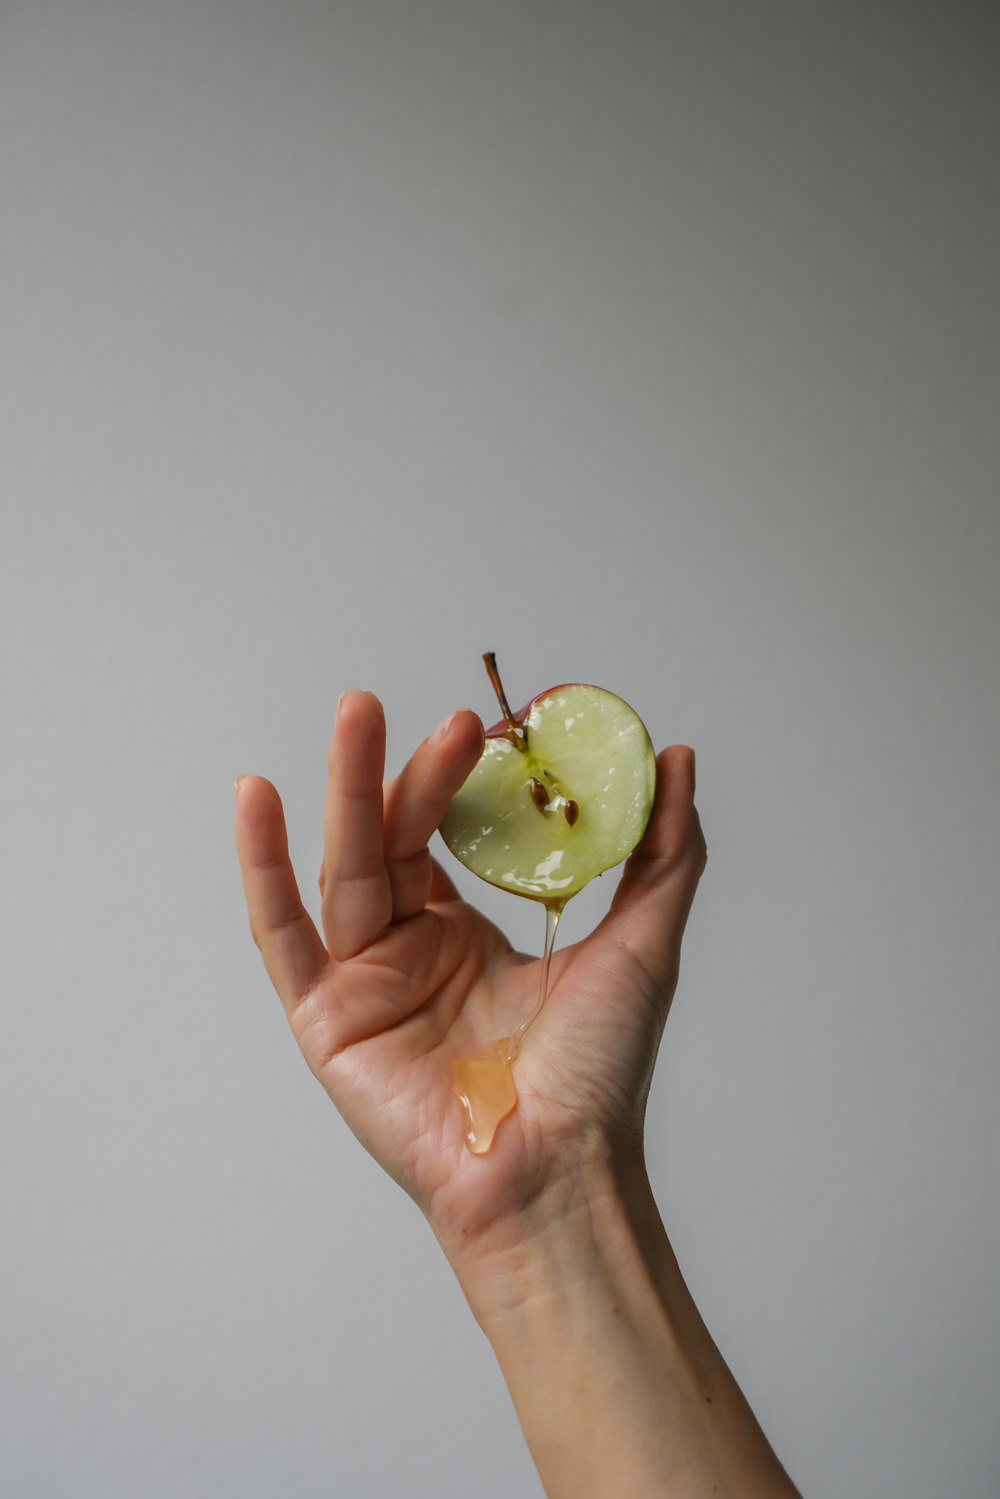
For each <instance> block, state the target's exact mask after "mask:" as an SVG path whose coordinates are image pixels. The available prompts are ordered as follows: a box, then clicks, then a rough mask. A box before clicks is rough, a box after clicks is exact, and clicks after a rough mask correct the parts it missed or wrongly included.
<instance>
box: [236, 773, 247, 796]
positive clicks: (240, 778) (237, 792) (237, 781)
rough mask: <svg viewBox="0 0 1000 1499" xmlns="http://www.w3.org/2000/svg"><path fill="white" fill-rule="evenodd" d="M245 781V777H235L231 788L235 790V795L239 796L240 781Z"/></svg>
mask: <svg viewBox="0 0 1000 1499" xmlns="http://www.w3.org/2000/svg"><path fill="white" fill-rule="evenodd" d="M245 780H246V776H237V777H236V780H235V781H234V782H233V786H234V788H235V790H236V794H237V795H239V790H240V782H241V781H245Z"/></svg>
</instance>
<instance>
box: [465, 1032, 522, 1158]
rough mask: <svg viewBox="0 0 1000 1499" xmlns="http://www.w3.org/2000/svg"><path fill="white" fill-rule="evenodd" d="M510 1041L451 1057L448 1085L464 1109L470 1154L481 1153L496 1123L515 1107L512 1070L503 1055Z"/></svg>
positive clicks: (495, 1128) (515, 1096)
mask: <svg viewBox="0 0 1000 1499" xmlns="http://www.w3.org/2000/svg"><path fill="white" fill-rule="evenodd" d="M509 1046H510V1043H509V1042H507V1041H498V1042H497V1045H496V1049H495V1050H494V1051H492V1052H489V1053H487V1054H486V1055H484V1056H479V1057H454V1058H453V1059H452V1063H451V1079H452V1084H451V1085H452V1089H453V1091H454V1093H455V1096H456V1097H457V1098H458V1099H459V1101H460V1102H461V1104H462V1107H463V1109H464V1110H465V1123H466V1131H465V1143H466V1145H468V1147H469V1149H470V1150H471V1151H472V1153H473V1155H483V1154H484V1153H485V1152H486V1151H487V1150H489V1148H490V1146H491V1145H492V1144H493V1136H494V1135H495V1134H496V1131H497V1125H498V1124H499V1123H500V1121H501V1119H505V1118H506V1117H507V1115H508V1114H509V1113H511V1112H512V1111H513V1110H514V1109H515V1108H516V1107H517V1089H516V1088H515V1087H514V1074H513V1071H512V1069H511V1065H510V1061H509V1060H508V1058H507V1053H508V1050H509Z"/></svg>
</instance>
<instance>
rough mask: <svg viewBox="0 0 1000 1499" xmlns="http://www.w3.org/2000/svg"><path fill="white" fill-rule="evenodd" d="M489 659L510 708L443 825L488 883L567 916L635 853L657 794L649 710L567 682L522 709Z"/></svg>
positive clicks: (454, 848) (504, 705)
mask: <svg viewBox="0 0 1000 1499" xmlns="http://www.w3.org/2000/svg"><path fill="white" fill-rule="evenodd" d="M483 660H484V661H485V662H486V670H487V672H488V674H489V678H490V681H491V682H492V684H493V688H494V690H495V692H496V695H497V698H498V700H499V702H500V707H501V709H502V711H503V718H502V719H501V720H500V722H499V723H496V724H494V725H493V727H492V728H490V729H487V731H486V743H485V746H484V748H483V753H482V755H481V757H480V759H479V761H478V763H477V764H476V765H475V767H474V768H473V770H472V773H471V774H470V775H469V777H468V779H467V780H466V782H465V784H464V786H463V787H462V789H461V790H460V791H459V792H458V794H457V795H456V796H455V797H454V798H453V799H452V802H451V805H450V806H449V808H448V811H447V813H446V815H445V818H444V821H443V822H442V824H441V836H442V837H443V839H444V841H445V843H446V844H447V846H448V847H449V848H450V850H451V852H452V853H453V854H454V855H455V856H456V858H458V859H460V860H461V862H462V863H463V864H464V865H466V867H467V868H469V869H471V870H472V871H473V873H474V874H477V875H479V876H480V878H481V879H484V880H486V881H488V882H489V883H490V884H491V885H499V887H500V888H501V889H502V890H510V891H512V892H513V893H514V894H515V895H523V896H527V897H528V898H529V899H530V900H538V901H543V902H545V904H546V905H548V906H554V907H557V908H559V909H561V908H562V906H563V905H565V903H566V901H567V900H569V898H570V896H572V895H576V894H577V893H578V892H579V891H580V890H582V889H583V887H584V885H586V884H589V882H590V881H591V880H592V879H594V877H595V876H596V875H599V874H602V873H603V872H604V871H605V870H606V869H611V868H613V866H614V865H616V864H620V863H621V861H622V860H623V859H624V858H625V857H626V856H627V855H628V854H630V853H631V852H632V850H633V848H634V847H635V846H636V844H637V843H638V842H639V839H640V838H641V837H642V835H643V833H644V832H645V830H646V824H647V822H648V821H649V814H650V812H651V811H652V807H653V796H654V793H655V791H656V757H655V755H654V752H653V746H652V743H651V742H650V738H649V735H648V733H647V732H646V727H645V725H644V724H643V722H642V719H641V718H640V717H639V716H638V714H637V713H636V712H635V711H634V710H633V709H632V708H630V707H629V705H628V703H626V702H623V701H622V699H621V698H620V697H616V696H615V694H614V693H613V692H606V691H605V690H604V688H602V687H591V686H588V685H586V684H584V683H579V682H574V683H567V684H564V685H562V686H559V687H550V688H549V689H548V691H547V692H542V693H540V694H539V695H538V697H534V698H532V699H531V701H530V702H529V703H528V704H527V706H526V707H524V708H522V709H521V711H520V713H512V712H511V710H510V706H509V704H508V702H507V698H506V695H505V693H504V690H503V687H502V685H501V682H500V675H499V672H498V671H497V666H496V659H495V657H494V655H493V652H492V651H490V652H488V653H487V654H486V655H485V656H484V657H483Z"/></svg>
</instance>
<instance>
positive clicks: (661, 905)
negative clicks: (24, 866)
mask: <svg viewBox="0 0 1000 1499" xmlns="http://www.w3.org/2000/svg"><path fill="white" fill-rule="evenodd" d="M358 697H359V698H361V697H362V695H360V694H359V695H358ZM367 701H368V702H369V703H370V702H372V701H373V700H371V699H368V700H367ZM366 711H367V712H368V714H369V719H368V721H367V728H368V731H369V733H370V734H371V733H374V739H375V743H376V747H377V744H378V741H379V738H380V731H379V727H378V725H377V724H375V720H374V719H373V718H372V717H371V716H370V715H371V712H372V710H371V709H367V710H364V709H360V708H359V711H358V713H357V719H356V721H355V722H354V725H353V728H352V727H351V725H349V724H347V723H344V724H341V723H340V722H338V730H337V733H336V734H335V737H334V746H333V747H332V749H331V793H330V797H329V798H328V805H327V856H326V859H325V861H324V871H323V877H322V878H321V884H322V885H323V887H324V928H325V934H326V942H325V943H324V942H323V941H322V940H321V939H320V937H319V934H318V933H317V931H316V929H315V927H313V925H312V923H311V921H310V920H309V918H308V916H306V914H305V912H304V911H303V910H302V907H301V903H300V902H299V900H298V891H297V888H296V887H295V885H294V876H293V875H292V872H291V866H290V864H288V860H287V846H286V845H285V842H284V826H283V820H282V819H281V811H280V803H278V802H277V797H276V793H274V791H273V788H270V787H268V786H267V785H266V783H263V782H258V783H257V788H258V789H256V790H255V792H254V793H253V795H252V797H247V796H246V793H245V792H244V794H243V795H242V796H241V803H242V811H241V832H240V852H241V860H242V862H243V868H244V879H245V883H246V886H247V895H248V901H249V904H250V910H251V924H252V926H253V928H254V930H255V935H256V937H257V940H258V942H259V945H260V946H261V948H262V951H263V953H264V957H265V961H267V963H268V968H269V971H270V972H271V976H272V979H273V980H274V982H275V985H276V987H277V988H278V989H279V993H281V994H282V998H283V999H284V1000H285V1003H286V1008H287V1009H288V1012H289V1018H290V1020H291V1024H292V1028H293V1030H294V1032H295V1035H296V1038H297V1040H298V1042H299V1044H300V1046H301V1048H302V1051H303V1054H304V1056H305V1058H306V1060H307V1062H308V1063H309V1065H310V1067H311V1068H312V1070H313V1072H314V1073H315V1074H316V1076H317V1077H318V1078H319V1079H320V1081H321V1082H322V1083H323V1085H324V1086H325V1087H326V1089H327V1091H328V1092H329V1094H330V1096H331V1097H332V1099H333V1100H334V1102H335V1103H336V1105H337V1107H338V1108H339V1109H340V1111H341V1113H342V1114H343V1115H344V1117H345V1119H346V1120H347V1122H348V1124H349V1125H350V1126H351V1128H352V1129H353V1130H354V1132H355V1134H356V1135H357V1136H358V1138H359V1139H360V1140H361V1141H362V1143H363V1144H364V1145H365V1146H366V1147H367V1148H368V1149H369V1150H370V1151H371V1153H372V1154H373V1155H374V1156H375V1157H376V1159H378V1160H379V1161H380V1162H381V1164H382V1165H383V1166H384V1167H385V1169H386V1170H387V1171H389V1173H390V1174H391V1175H392V1176H393V1177H394V1178H395V1179H396V1180H397V1181H399V1182H400V1183H401V1184H402V1185H403V1186H404V1187H405V1188H406V1190H407V1191H408V1192H409V1193H410V1194H411V1195H412V1196H413V1197H414V1198H415V1199H416V1200H417V1202H418V1203H419V1204H420V1205H421V1206H422V1207H423V1208H424V1210H425V1211H426V1212H427V1213H428V1215H429V1216H431V1217H432V1219H433V1220H434V1222H435V1226H436V1228H437V1230H438V1232H439V1233H440V1234H442V1235H450V1234H453V1233H455V1232H466V1233H472V1232H475V1231H476V1230H477V1229H479V1228H480V1227H482V1226H483V1225H484V1224H485V1223H486V1222H487V1221H489V1220H491V1219H495V1218H496V1217H497V1216H498V1215H502V1214H503V1213H504V1212H505V1211H506V1210H507V1209H508V1208H514V1207H519V1206H523V1205H524V1203H525V1201H526V1200H529V1199H530V1198H531V1197H532V1196H534V1195H535V1193H537V1192H539V1191H540V1190H541V1189H542V1188H543V1187H545V1186H546V1185H548V1182H549V1179H550V1177H551V1175H552V1174H553V1173H554V1172H557V1171H558V1170H560V1169H561V1165H562V1162H563V1158H564V1155H565V1153H566V1152H567V1151H569V1152H571V1151H572V1149H573V1145H574V1142H575V1141H579V1140H580V1139H581V1138H585V1137H592V1136H593V1135H594V1133H595V1132H602V1133H603V1135H604V1136H605V1137H610V1136H615V1137H617V1138H619V1139H620V1138H622V1137H623V1136H624V1137H626V1138H628V1137H632V1138H638V1135H639V1132H640V1130H641V1117H642V1107H643V1103H644V1098H645V1091H646V1088H647V1086H648V1081H649V1076H650V1072H651V1068H652V1062H653V1059H654V1057H655V1053H656V1047H657V1043H658V1040H659V1035H660V1031H661V1029H662V1025H663V1022H664V1020H665V1018H666V1008H667V1005H668V1004H669V1000H670V996H671V994H672V992H673V986H674V983H675V981H676V970H677V953H678V949H679V943H680V936H681V932H682V930H683V925H684V920H685V918H686V915H687V909H688V907H689V905H690V900H691V898H692V896H693V893H694V886H695V884H696V883H697V877H698V874H699V873H700V867H701V862H700V861H701V859H702V857H703V844H702V843H701V840H700V833H699V831H698V828H697V818H696V815H695V814H694V812H693V806H692V805H691V802H690V795H689V794H688V796H687V798H686V800H685V799H684V798H683V797H678V799H677V803H676V805H674V806H673V807H672V808H671V805H670V803H669V799H668V798H665V797H664V795H663V794H662V793H663V787H662V784H661V793H660V795H658V804H657V812H656V813H654V818H653V820H652V822H651V826H650V831H649V833H648V834H647V838H646V839H645V840H644V844H643V846H642V848H641V849H640V850H639V851H638V852H637V854H636V855H633V857H632V859H631V860H630V861H629V865H628V866H627V867H626V874H625V877H624V879H623V881H622V883H621V886H620V887H619V891H618V895H617V896H616V899H615V902H614V904H613V907H612V911H611V913H610V914H609V916H608V917H607V918H606V919H605V921H604V922H603V923H602V924H601V926H600V927H598V929H597V930H596V931H595V932H594V933H593V934H592V935H591V936H590V937H588V938H586V939H585V940H584V941H583V942H580V943H578V944H576V945H575V946H574V947H571V948H568V949H565V950H563V951H557V952H556V954H555V957H554V958H553V962H552V970H551V974H550V981H549V998H548V1000H547V1002H546V1005H545V1007H544V1009H543V1010H542V1012H541V1014H540V1015H539V1017H538V1019H537V1020H536V1021H535V1022H534V1024H533V1025H532V1026H531V1028H530V1029H529V1030H528V1031H527V1033H526V1034H525V1036H524V1038H523V1042H522V1046H521V1051H520V1055H519V1057H518V1061H517V1066H516V1071H515V1077H516V1083H517V1090H518V1108H517V1110H516V1111H515V1113H514V1114H513V1115H512V1116H510V1117H509V1118H508V1119H507V1120H505V1121H504V1123H503V1124H502V1125H501V1127H500V1129H499V1131H498V1134H497V1137H496V1140H495V1142H494V1144H493V1146H492V1147H491V1149H490V1150H489V1151H488V1152H487V1153H486V1154H485V1155H480V1156H473V1155H471V1154H470V1152H469V1151H468V1150H467V1149H466V1148H465V1144H464V1123H463V1116H462V1110H461V1108H460V1105H459V1104H458V1102H457V1100H456V1098H455V1097H454V1095H453V1093H452V1089H451V1072H450V1067H449V1060H450V1059H451V1058H452V1057H455V1056H461V1055H466V1056H467V1055H470V1054H474V1053H475V1052H478V1051H482V1050H484V1049H486V1048H488V1047H489V1046H490V1044H491V1043H492V1042H494V1041H496V1040H498V1039H499V1038H500V1037H502V1036H505V1035H510V1034H511V1032H512V1031H513V1029H515V1028H516V1026H517V1025H518V1024H519V1023H520V1022H521V1021H522V1020H523V1019H525V1018H526V1017H527V1015H528V1014H530V1013H531V1011H532V1010H533V1008H534V1005H535V1002H536V999H537V995H538V990H539V983H540V978H541V963H540V961H538V960H536V961H531V960H529V959H526V958H524V957H522V956H520V955H518V954H516V953H514V952H513V951H512V950H511V948H510V945H509V943H508V942H507V941H506V939H505V938H504V937H503V935H502V934H501V933H500V932H499V931H498V930H497V928H496V927H494V926H493V925H492V924H491V923H490V922H489V921H487V920H486V918H485V917H483V916H482V915H481V914H480V913H479V912H478V911H476V910H475V908H474V907H472V906H471V905H469V904H467V903H466V902H464V901H462V900H461V899H460V898H459V897H458V895H457V892H456V891H455V889H454V887H453V886H452V885H451V883H450V881H448V880H447V878H446V877H445V876H444V875H443V874H442V872H441V871H440V870H439V869H437V867H436V866H433V867H432V865H431V861H430V857H429V854H428V853H427V849H426V840H427V837H428V836H429V834H430V832H431V831H432V827H431V826H430V824H431V823H433V825H435V826H436V821H437V820H439V818H440V815H441V812H442V811H443V809H444V807H445V806H446V805H447V801H448V799H449V798H450V796H451V795H453V794H454V791H455V790H457V789H458V786H459V785H461V782H462V780H464V778H465V775H466V774H467V773H468V770H469V769H470V768H471V764H472V763H474V761H475V758H476V756H477V755H478V752H479V748H480V746H481V727H480V726H479V725H478V721H477V720H475V718H474V715H471V714H468V715H461V720H463V721H462V722H459V724H458V725H457V728H458V731H459V732H458V733H457V734H456V732H455V730H454V729H453V730H452V733H451V735H450V736H449V738H450V739H451V740H452V743H451V745H450V747H449V748H439V749H437V750H436V751H433V750H432V747H431V746H430V745H428V744H425V745H424V746H421V749H420V750H419V751H418V752H417V755H415V756H414V758H413V760H412V761H411V762H410V765H409V766H408V767H407V769H406V770H405V771H404V772H403V775H402V776H401V777H400V778H399V779H398V781H397V782H395V783H394V784H393V786H392V787H389V788H387V789H386V795H385V800H384V815H383V797H382V790H381V785H380V774H381V772H380V763H381V762H380V758H379V756H377V755H376V756H375V763H376V765H377V767H378V768H379V781H378V783H377V784H376V782H375V780H374V776H373V773H372V764H373V757H372V753H371V749H372V744H371V742H369V743H367V744H366V743H365V738H364V735H365V728H366V721H365V719H364V712H366ZM373 726H374V727H373ZM381 733H382V734H384V729H382V730H381ZM338 735H339V736H340V741H339V747H338ZM352 736H353V737H352ZM382 742H384V740H383V741H382ZM665 764H666V762H665V761H664V762H663V763H662V764H661V774H662V770H663V769H664V768H665ZM356 773H357V774H358V775H360V776H361V778H362V780H364V781H365V785H364V786H363V787H362V786H360V785H354V784H352V782H351V777H352V776H354V775H355V774H356ZM376 792H377V801H378V805H377V817H375V815H374V814H375V811H376V809H375V805H374V804H375V796H376ZM429 793H433V794H429ZM365 797H368V799H369V801H370V802H371V806H370V808H369V811H370V812H371V814H372V817H371V822H372V825H373V826H374V824H375V823H377V831H378V837H379V847H380V849H381V850H382V851H383V853H384V868H383V870H382V874H384V879H382V880H381V884H379V880H380V872H379V870H378V868H377V867H376V866H377V864H378V860H377V859H376V858H375V857H374V854H373V848H369V849H368V850H367V852H366V851H365V849H364V848H363V847H359V846H358V842H359V841H360V842H363V840H364V839H365V838H368V839H369V840H371V835H372V828H371V827H369V828H368V829H367V830H365V829H364V828H363V827H362V824H361V821H360V819H359V808H360V807H361V805H362V803H363V802H364V800H365ZM331 803H332V805H331ZM414 808H418V811H417V813H416V814H414ZM352 822H353V825H352ZM352 833H353V834H354V835H355V839H354V841H352V838H351V834H352ZM345 839H346V842H345ZM414 843H416V844H417V846H416V847H411V845H413V844H414ZM661 845H663V846H661ZM394 850H396V852H394ZM376 886H378V888H379V890H380V892H381V895H380V897H379V896H377V893H376V888H375V887H376ZM265 887H266V888H265ZM293 892H294V893H293ZM665 893H666V898H665ZM373 897H375V899H373ZM379 898H380V899H381V904H380V905H379V904H378V899H379ZM366 902H367V904H368V910H367V912H365V911H364V910H363V907H364V905H365V903H366ZM387 916H388V917H389V919H388V920H386V919H385V918H386V917H387ZM366 922H367V924H368V927H367V929H366V926H365V923H366Z"/></svg>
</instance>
